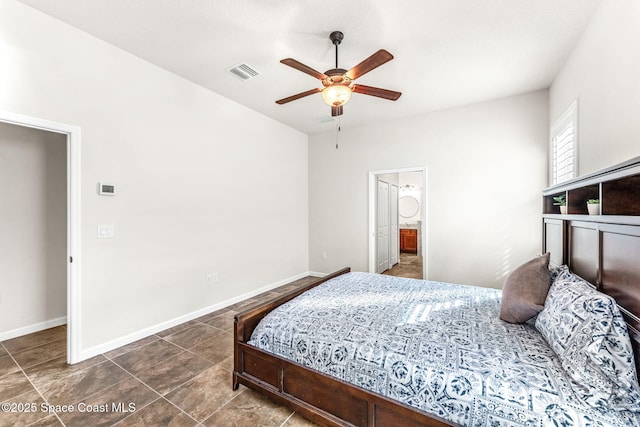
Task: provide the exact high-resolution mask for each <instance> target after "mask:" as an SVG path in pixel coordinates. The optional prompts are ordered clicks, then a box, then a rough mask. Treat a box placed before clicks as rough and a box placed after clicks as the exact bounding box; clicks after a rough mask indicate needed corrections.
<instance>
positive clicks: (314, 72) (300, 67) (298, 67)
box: [280, 58, 327, 80]
mask: <svg viewBox="0 0 640 427" xmlns="http://www.w3.org/2000/svg"><path fill="white" fill-rule="evenodd" d="M280 62H281V63H283V64H284V65H288V66H289V67H292V68H295V69H296V70H298V71H302V72H303V73H307V74H309V75H310V76H312V77H315V78H316V79H318V80H324V79H326V78H327V75H326V74H323V73H321V72H320V71H317V70H314V69H313V68H311V67H309V66H307V65H304V64H303V63H302V62H300V61H296V60H295V59H293V58H286V59H283V60H282V61H280Z"/></svg>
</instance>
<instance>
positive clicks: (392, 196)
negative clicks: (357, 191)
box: [369, 169, 427, 279]
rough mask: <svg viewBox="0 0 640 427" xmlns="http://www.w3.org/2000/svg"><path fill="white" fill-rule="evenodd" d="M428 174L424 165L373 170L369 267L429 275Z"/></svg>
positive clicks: (406, 274)
mask: <svg viewBox="0 0 640 427" xmlns="http://www.w3.org/2000/svg"><path fill="white" fill-rule="evenodd" d="M425 178H426V175H425V170H424V169H408V170H407V169H402V170H390V171H379V172H371V173H370V203H369V218H370V224H372V226H370V233H371V234H370V236H371V237H372V238H371V239H370V249H369V271H371V272H376V273H382V274H386V275H391V276H399V277H410V278H416V279H422V278H425V277H427V276H426V267H427V266H426V263H425V262H424V260H425V253H426V245H424V244H423V242H425V237H426V227H425V224H426V222H425V218H426V210H425V209H424V200H426V195H425V189H426V185H425V184H426V179H425ZM372 202H373V203H372ZM372 249H373V250H372Z"/></svg>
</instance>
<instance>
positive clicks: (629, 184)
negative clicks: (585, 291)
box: [542, 158, 640, 376]
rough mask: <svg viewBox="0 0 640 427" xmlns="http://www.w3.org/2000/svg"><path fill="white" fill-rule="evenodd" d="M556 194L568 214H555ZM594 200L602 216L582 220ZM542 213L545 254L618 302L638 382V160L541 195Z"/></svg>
mask: <svg viewBox="0 0 640 427" xmlns="http://www.w3.org/2000/svg"><path fill="white" fill-rule="evenodd" d="M559 194H564V195H565V196H566V197H567V200H568V203H567V204H568V207H569V212H568V214H558V213H556V212H555V211H553V209H554V208H553V204H552V203H550V201H551V200H553V197H555V196H557V195H559ZM592 198H599V199H600V203H601V207H600V208H601V215H587V214H586V208H585V207H584V206H585V205H586V199H592ZM621 199H624V203H621V202H620V200H621ZM543 211H544V212H543V233H542V234H543V241H542V249H543V252H550V253H551V262H552V263H553V264H555V265H562V264H566V265H568V266H569V268H570V269H571V271H573V272H574V273H575V274H577V275H578V276H580V277H582V278H583V279H585V280H587V281H588V282H590V283H592V284H593V285H594V286H595V287H596V288H597V289H598V290H599V291H600V292H603V293H605V294H607V295H610V296H612V297H613V298H614V299H615V300H616V302H617V303H618V307H619V308H620V311H621V312H622V314H623V316H624V317H625V320H626V321H627V326H628V329H629V336H630V338H631V341H632V344H633V347H634V352H635V358H636V367H637V368H638V369H637V371H638V375H639V376H640V158H636V159H632V160H631V161H629V162H625V163H623V164H621V165H617V166H615V167H612V168H609V169H607V170H605V171H601V172H598V173H594V174H591V175H589V176H586V177H583V178H579V179H575V180H572V181H570V182H568V183H566V184H563V185H559V186H555V187H551V188H549V189H547V190H545V191H544V192H543Z"/></svg>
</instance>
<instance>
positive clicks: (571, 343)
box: [536, 268, 640, 412]
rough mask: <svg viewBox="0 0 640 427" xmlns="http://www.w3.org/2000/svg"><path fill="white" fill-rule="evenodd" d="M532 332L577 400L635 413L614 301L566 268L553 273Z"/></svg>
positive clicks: (638, 396)
mask: <svg viewBox="0 0 640 427" xmlns="http://www.w3.org/2000/svg"><path fill="white" fill-rule="evenodd" d="M536 328H537V329H538V330H539V331H540V333H541V334H542V335H543V336H544V338H545V339H546V340H547V342H548V343H549V345H550V346H551V348H553V350H554V351H555V353H556V354H557V355H558V357H559V358H560V361H561V362H562V367H563V368H564V370H565V372H566V373H567V374H568V376H569V377H570V378H571V380H572V384H573V389H574V391H575V392H576V394H577V395H578V396H580V397H581V398H582V399H583V400H585V401H586V402H587V403H588V404H590V405H592V406H594V407H601V408H603V409H605V410H606V408H613V409H615V410H619V411H625V410H626V411H633V412H640V386H639V385H638V379H637V376H636V368H635V362H634V359H633V350H632V347H631V342H630V340H629V335H628V333H627V325H626V324H625V322H624V319H623V317H622V315H621V314H620V311H619V310H618V306H617V305H616V304H615V301H614V300H613V299H612V298H611V297H609V296H607V295H605V294H602V293H600V292H598V291H597V290H596V289H594V288H593V287H592V286H591V285H590V284H589V283H587V282H586V281H584V280H583V279H581V278H580V277H578V276H576V275H575V274H573V273H571V272H570V271H569V270H568V269H567V268H564V269H562V270H559V271H558V274H557V275H556V277H555V280H554V282H553V284H552V285H551V289H549V294H548V295H547V300H546V302H545V308H544V310H542V311H541V312H540V314H539V315H538V318H537V319H536Z"/></svg>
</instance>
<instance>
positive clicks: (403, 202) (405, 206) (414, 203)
mask: <svg viewBox="0 0 640 427" xmlns="http://www.w3.org/2000/svg"><path fill="white" fill-rule="evenodd" d="M418 210H420V203H418V199H416V198H415V197H413V196H402V197H400V199H398V215H400V216H401V217H402V218H411V217H414V216H416V215H417V214H418Z"/></svg>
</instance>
